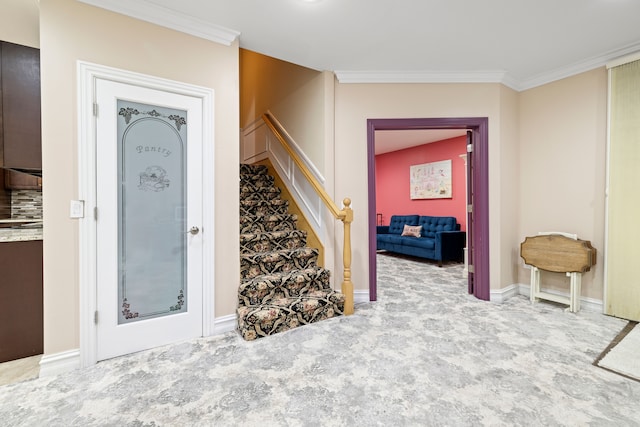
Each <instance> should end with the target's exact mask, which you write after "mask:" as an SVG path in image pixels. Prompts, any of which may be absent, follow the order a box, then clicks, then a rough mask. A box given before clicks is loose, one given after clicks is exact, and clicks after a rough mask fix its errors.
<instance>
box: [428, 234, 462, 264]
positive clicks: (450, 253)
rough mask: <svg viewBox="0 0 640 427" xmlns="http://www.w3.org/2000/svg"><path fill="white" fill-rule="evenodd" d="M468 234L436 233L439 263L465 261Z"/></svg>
mask: <svg viewBox="0 0 640 427" xmlns="http://www.w3.org/2000/svg"><path fill="white" fill-rule="evenodd" d="M466 244H467V233H466V232H464V231H439V232H437V233H436V259H437V260H438V261H463V260H464V247H465V246H466Z"/></svg>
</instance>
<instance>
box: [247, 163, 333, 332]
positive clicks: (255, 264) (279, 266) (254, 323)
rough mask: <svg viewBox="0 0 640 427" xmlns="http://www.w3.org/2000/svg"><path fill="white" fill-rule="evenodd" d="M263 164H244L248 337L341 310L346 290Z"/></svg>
mask: <svg viewBox="0 0 640 427" xmlns="http://www.w3.org/2000/svg"><path fill="white" fill-rule="evenodd" d="M274 182H275V179H274V177H273V176H272V175H270V174H269V173H268V168H267V167H266V166H263V165H244V164H243V165H240V279H241V283H240V286H239V288H238V310H237V314H238V331H239V332H240V334H241V335H242V337H243V338H244V339H246V340H253V339H256V338H260V337H265V336H268V335H272V334H274V333H276V332H282V331H285V330H288V329H291V328H294V327H297V326H302V325H306V324H309V323H313V322H317V321H320V320H324V319H328V318H331V317H334V316H338V315H341V314H342V312H343V311H344V295H343V294H342V293H340V292H337V291H334V290H333V289H332V288H331V282H330V278H331V273H330V272H329V270H326V269H324V268H322V267H320V266H318V265H317V260H318V256H319V251H318V250H317V249H315V248H309V247H307V246H306V245H307V232H306V231H303V230H299V229H298V228H297V221H298V217H297V216H296V215H295V214H290V213H289V202H288V201H286V200H283V199H281V198H280V193H281V192H280V189H279V188H278V187H276V186H275V185H274Z"/></svg>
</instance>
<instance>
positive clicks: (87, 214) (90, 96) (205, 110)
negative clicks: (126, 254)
mask: <svg viewBox="0 0 640 427" xmlns="http://www.w3.org/2000/svg"><path fill="white" fill-rule="evenodd" d="M77 76H78V86H77V88H78V99H77V108H78V112H77V114H78V200H82V201H83V202H84V217H82V218H79V219H78V252H79V256H78V263H79V265H78V276H79V283H80V284H79V304H80V307H79V328H80V366H81V367H86V366H91V365H94V364H95V363H96V361H97V339H96V335H97V330H96V323H95V313H96V309H97V301H96V297H97V289H96V286H97V259H96V253H97V232H96V217H95V214H94V209H95V206H96V200H97V179H96V137H97V135H96V121H95V115H94V114H95V111H94V104H95V82H96V79H105V80H112V81H116V82H120V83H124V84H130V85H136V86H142V87H147V88H150V89H156V90H161V91H167V92H172V93H177V94H181V95H186V96H191V97H195V98H200V99H201V100H202V115H203V119H202V122H203V129H202V136H203V148H202V162H203V183H202V198H203V212H202V215H203V222H202V232H203V233H206V234H205V236H206V237H205V238H204V239H203V253H202V255H203V260H209V261H208V262H203V272H202V274H203V277H202V280H203V289H202V298H203V307H202V319H203V324H202V332H203V335H204V336H208V335H211V334H212V333H213V331H214V319H215V316H214V307H215V301H214V290H215V284H214V277H215V275H214V267H213V262H211V261H210V260H213V254H214V234H213V230H214V223H215V222H214V197H213V195H214V178H213V176H214V173H213V172H214V171H213V164H214V145H213V142H214V139H213V138H214V134H213V117H214V111H213V99H214V92H213V90H212V89H210V88H206V87H201V86H195V85H191V84H187V83H182V82H176V81H173V80H167V79H162V78H158V77H154V76H149V75H145V74H140V73H135V72H131V71H126V70H120V69H116V68H112V67H107V66H103V65H98V64H92V63H89V62H84V61H78V62H77ZM98 214H99V213H98Z"/></svg>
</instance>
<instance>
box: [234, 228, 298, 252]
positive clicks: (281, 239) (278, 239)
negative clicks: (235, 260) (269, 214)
mask: <svg viewBox="0 0 640 427" xmlns="http://www.w3.org/2000/svg"><path fill="white" fill-rule="evenodd" d="M306 244H307V232H306V231H304V230H282V231H268V232H258V233H244V234H240V253H242V254H249V253H253V252H271V251H277V250H280V249H295V248H302V247H304V246H306Z"/></svg>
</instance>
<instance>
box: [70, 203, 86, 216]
mask: <svg viewBox="0 0 640 427" xmlns="http://www.w3.org/2000/svg"><path fill="white" fill-rule="evenodd" d="M69 216H70V217H71V218H84V200H72V201H71V204H70V207H69Z"/></svg>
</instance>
